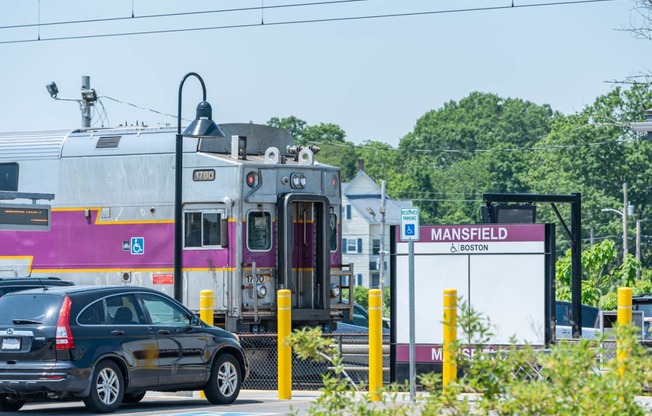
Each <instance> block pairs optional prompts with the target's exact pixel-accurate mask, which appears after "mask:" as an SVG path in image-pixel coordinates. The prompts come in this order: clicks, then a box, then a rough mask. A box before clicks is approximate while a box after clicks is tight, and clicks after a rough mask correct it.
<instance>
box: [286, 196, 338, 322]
mask: <svg viewBox="0 0 652 416" xmlns="http://www.w3.org/2000/svg"><path fill="white" fill-rule="evenodd" d="M329 220H330V217H329V202H328V199H327V198H326V197H324V196H319V195H302V194H288V195H283V196H281V198H280V200H279V218H278V227H279V229H278V232H279V237H278V238H279V247H278V248H279V250H278V265H279V270H278V271H279V285H280V287H281V288H285V289H289V290H290V291H291V293H292V321H293V322H295V323H299V324H319V323H325V322H327V321H328V320H329V318H330V298H329V297H328V294H329V290H330V274H329V273H330V257H329V232H328V230H329Z"/></svg>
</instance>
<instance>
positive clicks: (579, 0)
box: [0, 0, 623, 45]
mask: <svg viewBox="0 0 652 416" xmlns="http://www.w3.org/2000/svg"><path fill="white" fill-rule="evenodd" d="M615 1H623V0H565V1H556V2H552V3H531V4H522V5H506V6H488V7H470V8H461V9H445V10H429V11H418V12H406V13H387V14H375V15H358V16H348V17H332V18H321V19H302V20H286V21H279V22H267V23H264V22H260V23H244V24H234V25H223V26H204V27H193V28H179V29H159V30H145V31H137V32H113V33H99V34H89V35H72V36H58V37H51V38H44V37H41V36H40V35H39V36H38V38H37V39H14V40H7V41H0V45H7V44H18V43H33V42H46V41H50V42H51V41H64V40H82V39H98V38H112V37H121V36H142V35H158V34H165V33H182V32H199V31H208V30H220V29H244V28H252V27H260V26H288V25H295V24H314V23H328V22H344V21H355V20H371V19H386V18H399V17H415V16H427V15H438V14H451V13H469V12H484V11H496V10H507V9H522V8H534V7H551V6H566V5H576V4H588V3H606V2H615ZM257 9H260V8H257Z"/></svg>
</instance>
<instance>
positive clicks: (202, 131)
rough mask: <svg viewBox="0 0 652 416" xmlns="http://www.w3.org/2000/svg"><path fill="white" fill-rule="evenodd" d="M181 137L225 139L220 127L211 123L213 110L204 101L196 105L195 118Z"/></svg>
mask: <svg viewBox="0 0 652 416" xmlns="http://www.w3.org/2000/svg"><path fill="white" fill-rule="evenodd" d="M183 135H184V136H190V137H221V138H226V135H225V134H224V132H223V131H222V129H220V126H218V125H217V124H216V123H215V122H214V121H213V108H212V107H211V105H210V104H209V103H208V102H206V101H202V102H200V103H199V104H198V105H197V116H196V117H195V119H194V120H193V121H192V123H190V125H188V127H186V129H185V130H184V131H183Z"/></svg>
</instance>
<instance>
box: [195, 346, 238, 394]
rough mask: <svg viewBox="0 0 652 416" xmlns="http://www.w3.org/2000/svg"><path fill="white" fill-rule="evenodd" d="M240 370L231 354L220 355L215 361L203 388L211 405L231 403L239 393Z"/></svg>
mask: <svg viewBox="0 0 652 416" xmlns="http://www.w3.org/2000/svg"><path fill="white" fill-rule="evenodd" d="M241 384H242V369H241V368H240V363H239V362H238V360H237V359H236V358H235V357H234V356H233V355H231V354H227V353H225V354H221V355H220V356H218V357H217V358H216V359H215V362H214V363H213V368H212V370H211V378H210V380H209V381H208V383H207V384H206V387H205V388H204V394H205V395H206V398H207V399H208V401H209V402H211V403H213V404H229V403H233V402H234V401H235V399H236V398H237V397H238V394H239V393H240V385H241Z"/></svg>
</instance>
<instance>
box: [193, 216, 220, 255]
mask: <svg viewBox="0 0 652 416" xmlns="http://www.w3.org/2000/svg"><path fill="white" fill-rule="evenodd" d="M221 218H222V214H220V213H217V212H187V213H186V224H185V225H186V230H185V243H184V246H185V247H214V246H219V245H221V241H220V240H221V232H220V227H221V223H220V220H221Z"/></svg>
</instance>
